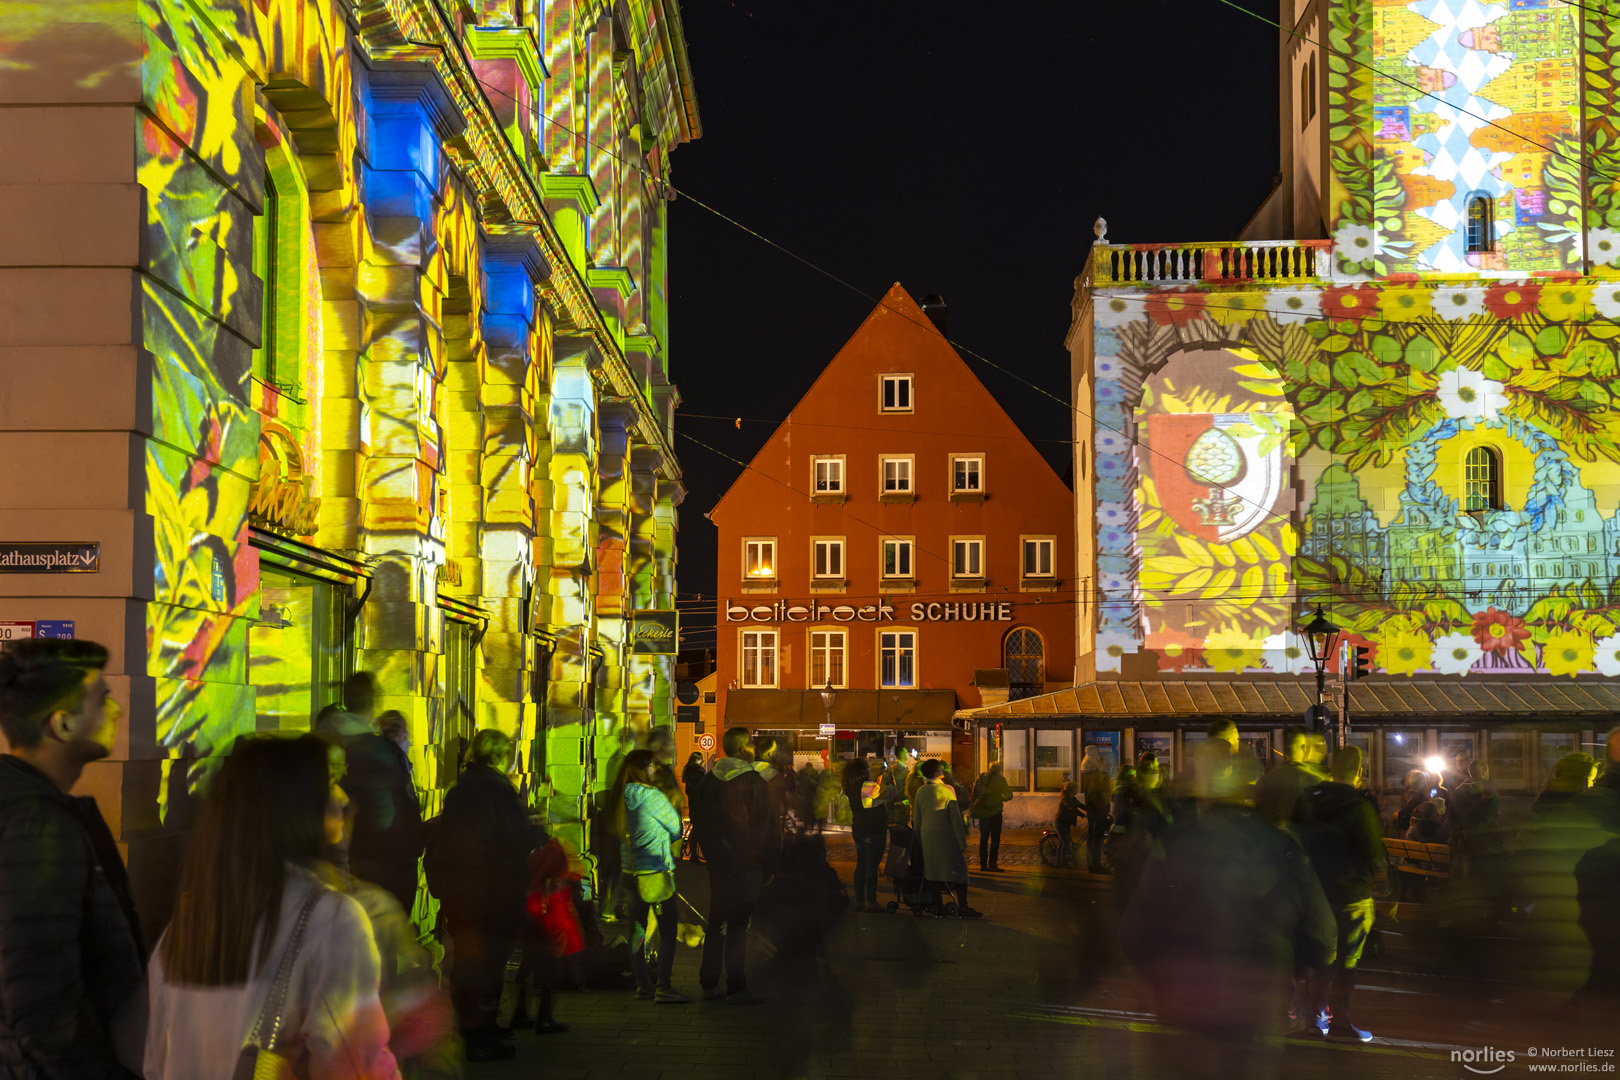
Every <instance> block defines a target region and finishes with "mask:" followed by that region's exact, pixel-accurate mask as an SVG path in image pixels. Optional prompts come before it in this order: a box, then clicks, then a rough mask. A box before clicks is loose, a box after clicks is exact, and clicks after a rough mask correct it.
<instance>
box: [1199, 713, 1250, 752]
mask: <svg viewBox="0 0 1620 1080" xmlns="http://www.w3.org/2000/svg"><path fill="white" fill-rule="evenodd" d="M1207 734H1208V736H1209V738H1210V740H1211V741H1213V742H1223V743H1225V744H1226V745H1227V746H1228V747H1230V748H1231V750H1232V757H1233V758H1234V759H1236V758H1238V757H1240V756H1241V755H1242V753H1243V739H1242V738H1241V737H1240V736H1239V735H1238V728H1237V725H1236V724H1235V723H1233V722H1232V721H1230V720H1225V719H1222V720H1211V721H1210V723H1209V728H1208V729H1207Z"/></svg>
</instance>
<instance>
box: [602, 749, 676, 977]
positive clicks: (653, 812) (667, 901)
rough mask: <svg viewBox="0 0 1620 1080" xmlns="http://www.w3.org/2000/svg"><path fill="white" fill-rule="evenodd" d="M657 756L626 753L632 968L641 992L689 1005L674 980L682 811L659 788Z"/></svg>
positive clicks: (624, 857) (623, 857)
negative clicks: (652, 922) (650, 956)
mask: <svg viewBox="0 0 1620 1080" xmlns="http://www.w3.org/2000/svg"><path fill="white" fill-rule="evenodd" d="M656 769H657V759H656V758H655V757H654V755H653V752H652V751H651V750H632V751H630V753H629V754H628V755H626V757H625V759H624V795H623V799H624V848H623V851H622V853H621V854H620V858H619V864H620V865H621V866H623V867H624V872H625V875H626V877H628V878H633V879H634V880H632V881H630V882H627V884H626V888H625V892H626V894H627V895H628V896H629V898H630V919H631V921H632V923H633V924H634V929H632V930H631V932H630V973H631V974H632V975H634V976H635V979H636V997H638V998H642V999H650V1000H652V1001H655V1002H657V1003H658V1004H660V1005H685V1004H686V1003H688V1002H690V1001H691V1000H692V999H691V998H689V997H687V996H686V995H685V994H683V993H681V992H680V991H679V990H676V989H675V988H674V986H672V985H671V979H672V977H673V976H674V973H675V932H676V930H677V929H678V926H677V922H676V920H677V918H678V916H679V907H678V905H679V903H680V902H679V900H677V899H676V896H675V853H674V850H673V848H672V847H671V846H670V844H671V841H674V840H678V839H680V835H681V815H680V814H679V813H678V812H677V811H676V809H675V805H674V804H673V803H671V802H670V801H669V798H668V797H667V796H666V795H665V794H664V793H663V792H662V791H660V790H659V788H658V780H657V775H656ZM654 911H656V912H657V913H658V983H657V985H656V986H655V985H654V984H653V975H652V972H651V971H649V970H648V967H647V923H648V921H649V917H650V916H651V914H652V913H653V912H654Z"/></svg>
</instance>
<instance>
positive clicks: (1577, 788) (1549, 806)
mask: <svg viewBox="0 0 1620 1080" xmlns="http://www.w3.org/2000/svg"><path fill="white" fill-rule="evenodd" d="M1597 775H1598V760H1597V758H1595V757H1593V756H1592V755H1591V754H1583V753H1579V752H1576V753H1573V754H1565V755H1564V756H1563V757H1561V758H1559V759H1558V760H1557V761H1556V762H1554V763H1553V771H1552V775H1551V776H1549V777H1548V778H1547V782H1546V783H1545V784H1544V785H1542V788H1541V792H1540V794H1538V795H1537V796H1536V801H1535V802H1533V803H1531V804H1530V809H1531V811H1532V812H1533V813H1538V814H1542V813H1547V812H1548V811H1552V810H1557V809H1561V808H1563V807H1566V806H1568V805H1569V804H1570V803H1573V802H1575V801H1576V800H1579V799H1582V798H1584V797H1585V795H1586V793H1587V792H1588V791H1589V790H1591V787H1592V782H1593V781H1594V780H1596V779H1597Z"/></svg>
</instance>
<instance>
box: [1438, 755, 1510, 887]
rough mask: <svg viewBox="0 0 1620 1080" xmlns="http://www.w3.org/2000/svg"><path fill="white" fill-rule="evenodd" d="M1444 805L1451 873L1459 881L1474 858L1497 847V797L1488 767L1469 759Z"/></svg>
mask: <svg viewBox="0 0 1620 1080" xmlns="http://www.w3.org/2000/svg"><path fill="white" fill-rule="evenodd" d="M1447 807H1448V809H1447V814H1448V816H1449V817H1450V818H1451V876H1452V877H1453V878H1454V879H1457V880H1461V879H1462V878H1465V877H1467V876H1468V875H1469V873H1471V872H1472V869H1473V863H1474V860H1475V859H1476V858H1478V857H1479V856H1480V855H1481V854H1483V853H1485V852H1487V851H1494V850H1496V848H1497V847H1498V846H1499V840H1500V834H1499V833H1498V831H1497V828H1498V816H1499V814H1500V813H1501V799H1500V797H1499V796H1498V795H1497V794H1496V789H1495V788H1493V787H1492V786H1491V771H1490V767H1489V766H1487V765H1486V764H1485V763H1484V762H1483V761H1470V762H1469V763H1468V765H1467V771H1466V772H1465V773H1464V774H1463V779H1462V781H1461V782H1460V783H1459V784H1458V785H1457V787H1456V789H1455V790H1454V791H1453V792H1452V794H1451V799H1450V800H1449V801H1448V803H1447Z"/></svg>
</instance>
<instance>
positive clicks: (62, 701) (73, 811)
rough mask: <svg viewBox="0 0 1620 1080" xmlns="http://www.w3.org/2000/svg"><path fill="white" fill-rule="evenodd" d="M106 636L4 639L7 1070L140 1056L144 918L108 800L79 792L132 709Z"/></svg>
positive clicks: (30, 1071)
mask: <svg viewBox="0 0 1620 1080" xmlns="http://www.w3.org/2000/svg"><path fill="white" fill-rule="evenodd" d="M106 666H107V650H106V649H105V648H103V647H102V646H100V645H97V644H96V643H95V642H93V641H79V640H72V639H69V640H62V639H56V638H36V639H33V640H26V641H18V642H12V643H10V644H8V645H6V646H5V647H4V648H3V649H0V734H4V735H5V739H6V745H7V746H8V747H9V752H8V753H6V754H4V755H0V1075H4V1076H6V1077H7V1078H16V1080H46V1078H47V1077H49V1078H52V1080H55V1078H57V1077H79V1076H105V1077H117V1076H121V1075H126V1074H124V1073H123V1072H122V1070H121V1069H120V1068H119V1064H118V1060H117V1056H118V1055H117V1054H116V1051H115V1042H117V1043H122V1042H123V1040H115V1023H116V1022H117V1021H118V1020H120V1019H126V1018H127V1019H129V1020H130V1021H131V1026H132V1027H133V1029H134V1030H133V1032H132V1034H133V1036H134V1038H133V1041H132V1044H131V1045H128V1046H125V1047H122V1048H123V1049H124V1054H123V1061H124V1064H125V1065H130V1066H136V1065H138V1064H139V1062H140V1049H139V1042H140V1034H141V1032H140V1030H139V1029H140V1026H141V1024H140V1020H139V1017H138V1016H131V1015H129V1010H131V1009H132V1008H136V1010H137V1011H138V1002H139V999H140V996H141V995H140V990H141V982H142V958H143V957H144V956H145V955H146V950H145V949H144V948H142V946H141V934H140V923H139V921H138V920H137V918H136V916H135V902H134V899H133V896H132V894H131V892H130V886H129V875H128V873H127V872H126V871H125V869H124V863H123V860H122V859H121V858H120V857H119V854H118V845H117V843H116V842H114V840H113V836H112V832H111V830H109V829H108V828H107V823H106V821H105V820H103V818H102V816H101V812H100V811H99V810H98V809H97V808H96V802H95V799H93V798H91V797H89V796H82V797H79V798H74V797H73V796H72V795H71V794H70V792H71V791H72V790H73V785H74V784H76V783H78V781H79V777H80V775H81V774H82V773H83V771H84V767H85V766H86V765H88V764H90V763H91V762H93V761H99V760H101V759H103V758H105V757H106V756H107V755H108V754H110V753H111V752H112V747H113V743H114V741H115V739H116V738H117V734H118V719H119V717H120V716H121V715H122V714H121V711H120V710H119V708H118V703H117V702H115V701H114V700H113V698H112V695H111V693H110V692H109V690H108V688H107V680H106V678H104V677H103V675H102V670H103V669H104V668H105V667H106Z"/></svg>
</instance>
